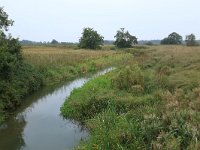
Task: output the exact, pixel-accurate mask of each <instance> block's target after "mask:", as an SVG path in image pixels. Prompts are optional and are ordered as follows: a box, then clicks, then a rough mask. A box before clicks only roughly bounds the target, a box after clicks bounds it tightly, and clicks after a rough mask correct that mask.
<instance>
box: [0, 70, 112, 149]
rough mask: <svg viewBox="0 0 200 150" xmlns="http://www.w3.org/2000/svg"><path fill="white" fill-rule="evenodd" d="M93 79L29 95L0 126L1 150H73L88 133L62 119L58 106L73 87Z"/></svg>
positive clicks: (80, 79)
mask: <svg viewBox="0 0 200 150" xmlns="http://www.w3.org/2000/svg"><path fill="white" fill-rule="evenodd" d="M110 70H111V68H110V69H106V70H103V71H101V72H99V73H97V74H95V75H93V76H92V77H87V78H79V79H76V80H74V81H72V82H68V83H65V84H64V85H61V86H58V87H51V88H50V87H49V88H43V89H41V90H40V91H38V92H36V93H34V94H33V95H31V96H28V97H27V98H26V99H25V101H24V103H23V105H22V106H21V107H20V108H19V110H18V111H17V112H16V113H15V114H14V115H13V116H12V117H10V119H9V120H8V121H7V122H6V123H5V124H3V125H2V126H1V127H0V150H68V149H73V148H74V147H75V146H76V145H77V144H78V143H79V142H80V140H81V139H86V138H87V136H88V132H87V131H86V130H85V129H83V128H82V127H81V126H80V125H78V124H75V123H74V122H72V121H71V120H66V119H63V117H62V116H61V115H60V107H61V106H62V105H63V103H64V101H65V99H66V98H67V97H68V96H69V95H70V93H71V91H72V90H73V89H74V88H78V87H81V86H82V85H83V84H84V83H85V82H87V81H89V80H90V79H91V78H94V77H96V76H99V75H101V74H105V73H106V72H108V71H110Z"/></svg>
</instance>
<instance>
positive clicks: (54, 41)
mask: <svg viewBox="0 0 200 150" xmlns="http://www.w3.org/2000/svg"><path fill="white" fill-rule="evenodd" d="M51 44H59V42H58V41H56V40H55V39H53V40H52V41H51Z"/></svg>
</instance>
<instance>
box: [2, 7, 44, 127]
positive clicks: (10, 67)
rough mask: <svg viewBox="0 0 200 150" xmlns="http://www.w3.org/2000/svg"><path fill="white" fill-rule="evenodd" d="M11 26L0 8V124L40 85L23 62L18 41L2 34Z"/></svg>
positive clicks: (10, 21) (38, 79)
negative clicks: (8, 113)
mask: <svg viewBox="0 0 200 150" xmlns="http://www.w3.org/2000/svg"><path fill="white" fill-rule="evenodd" d="M12 24H13V21H12V20H9V19H8V15H7V13H6V12H5V11H4V10H3V8H0V123H1V122H2V121H4V119H5V114H6V112H9V111H11V110H15V109H16V107H17V106H18V105H19V104H20V103H21V101H22V98H23V97H24V96H26V95H27V94H28V93H30V92H32V91H34V90H37V89H38V88H39V87H40V85H41V84H42V81H41V77H40V75H39V74H38V72H37V70H35V69H34V68H32V66H30V65H27V64H25V63H24V62H23V59H22V54H21V46H20V44H19V41H18V39H15V38H13V37H11V35H9V36H6V34H5V33H4V32H5V31H7V30H8V27H9V26H11V25H12Z"/></svg>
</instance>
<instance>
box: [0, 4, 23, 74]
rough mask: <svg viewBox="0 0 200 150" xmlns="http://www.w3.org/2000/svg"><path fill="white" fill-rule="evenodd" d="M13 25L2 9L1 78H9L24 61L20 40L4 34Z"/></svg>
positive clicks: (0, 9) (0, 26)
mask: <svg viewBox="0 0 200 150" xmlns="http://www.w3.org/2000/svg"><path fill="white" fill-rule="evenodd" d="M12 25H13V21H12V20H10V19H8V15H7V13H6V12H5V11H4V10H3V8H2V7H0V78H9V76H10V75H11V73H12V72H13V70H14V68H15V69H16V68H17V67H18V66H19V64H20V63H21V61H22V55H21V46H20V44H19V41H18V39H15V38H12V37H11V35H9V36H6V34H5V33H4V32H5V31H8V27H9V26H12Z"/></svg>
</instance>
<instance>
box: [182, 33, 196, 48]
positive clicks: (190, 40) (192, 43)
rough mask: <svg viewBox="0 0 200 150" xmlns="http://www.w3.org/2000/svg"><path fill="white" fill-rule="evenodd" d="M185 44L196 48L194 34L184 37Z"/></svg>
mask: <svg viewBox="0 0 200 150" xmlns="http://www.w3.org/2000/svg"><path fill="white" fill-rule="evenodd" d="M185 42H186V45H187V46H197V45H198V43H197V41H196V37H195V35H194V34H190V35H186V39H185Z"/></svg>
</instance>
